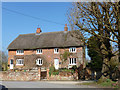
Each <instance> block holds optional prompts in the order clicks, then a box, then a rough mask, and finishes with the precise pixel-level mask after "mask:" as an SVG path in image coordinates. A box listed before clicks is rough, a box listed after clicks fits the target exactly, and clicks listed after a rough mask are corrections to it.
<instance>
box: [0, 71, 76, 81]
mask: <svg viewBox="0 0 120 90" xmlns="http://www.w3.org/2000/svg"><path fill="white" fill-rule="evenodd" d="M48 72H49V70H47V72H46V78H42V76H44V74H45V73H43V72H41V71H39V70H36V71H4V72H0V77H1V78H0V79H1V80H7V81H9V80H13V81H39V80H40V77H41V80H43V79H45V80H78V73H77V72H75V73H70V72H59V74H58V75H53V74H51V76H49V73H48ZM42 74H43V75H42Z"/></svg>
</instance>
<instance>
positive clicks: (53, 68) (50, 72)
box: [49, 66, 55, 76]
mask: <svg viewBox="0 0 120 90" xmlns="http://www.w3.org/2000/svg"><path fill="white" fill-rule="evenodd" d="M54 71H55V67H54V66H51V67H50V68H49V76H51V74H52V73H53V72H54Z"/></svg>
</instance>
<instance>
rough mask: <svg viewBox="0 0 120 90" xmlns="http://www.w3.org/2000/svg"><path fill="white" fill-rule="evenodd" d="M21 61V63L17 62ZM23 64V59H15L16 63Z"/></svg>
mask: <svg viewBox="0 0 120 90" xmlns="http://www.w3.org/2000/svg"><path fill="white" fill-rule="evenodd" d="M18 61H19V62H21V63H18ZM23 64H24V59H16V65H23Z"/></svg>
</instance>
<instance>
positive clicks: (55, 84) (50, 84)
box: [2, 81, 95, 88]
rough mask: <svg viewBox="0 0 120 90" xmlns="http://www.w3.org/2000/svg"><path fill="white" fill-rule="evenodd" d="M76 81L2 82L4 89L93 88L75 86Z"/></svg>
mask: <svg viewBox="0 0 120 90" xmlns="http://www.w3.org/2000/svg"><path fill="white" fill-rule="evenodd" d="M77 83H79V82H76V81H28V82H27V81H2V85H3V86H5V87H6V88H95V87H93V86H86V85H76V84H77Z"/></svg>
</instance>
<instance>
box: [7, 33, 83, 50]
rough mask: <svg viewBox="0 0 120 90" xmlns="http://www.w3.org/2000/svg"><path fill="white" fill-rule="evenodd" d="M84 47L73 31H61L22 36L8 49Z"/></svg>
mask: <svg viewBox="0 0 120 90" xmlns="http://www.w3.org/2000/svg"><path fill="white" fill-rule="evenodd" d="M83 45H84V43H83V42H82V41H81V39H78V38H76V37H75V35H72V31H68V32H65V31H59V32H47V33H40V35H37V34H35V33H32V34H21V35H19V36H18V37H17V38H16V39H15V40H14V41H12V43H10V45H9V46H8V49H37V48H55V47H56V48H57V47H59V48H60V47H61V48H62V47H70V46H83Z"/></svg>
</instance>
